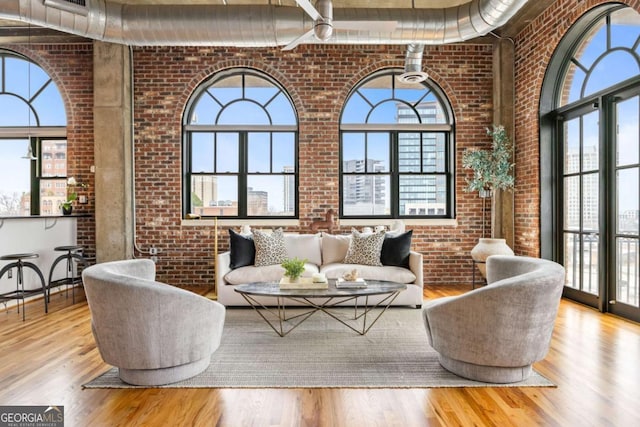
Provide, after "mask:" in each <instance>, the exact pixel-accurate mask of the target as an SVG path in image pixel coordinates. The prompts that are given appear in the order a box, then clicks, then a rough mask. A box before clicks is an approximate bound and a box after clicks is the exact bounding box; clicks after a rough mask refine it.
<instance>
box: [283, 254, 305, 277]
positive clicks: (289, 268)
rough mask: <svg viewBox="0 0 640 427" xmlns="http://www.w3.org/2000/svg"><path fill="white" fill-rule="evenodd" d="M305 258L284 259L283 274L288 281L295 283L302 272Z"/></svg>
mask: <svg viewBox="0 0 640 427" xmlns="http://www.w3.org/2000/svg"><path fill="white" fill-rule="evenodd" d="M306 262H307V260H303V259H298V258H291V259H287V260H284V262H283V263H282V264H280V265H281V266H282V268H284V275H285V277H287V278H288V279H289V283H297V282H298V280H299V279H300V276H301V275H302V273H304V264H305V263H306Z"/></svg>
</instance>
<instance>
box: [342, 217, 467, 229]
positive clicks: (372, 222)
mask: <svg viewBox="0 0 640 427" xmlns="http://www.w3.org/2000/svg"><path fill="white" fill-rule="evenodd" d="M395 221H398V220H396V219H387V218H385V219H341V220H340V225H342V226H350V225H351V226H369V227H375V226H377V225H386V226H387V227H390V226H391V224H393V223H394V222H395ZM401 221H402V222H403V223H404V225H405V226H407V225H414V226H415V225H425V226H431V227H437V226H445V227H457V226H458V220H457V219H455V218H453V219H452V218H420V219H418V218H416V219H402V220H401Z"/></svg>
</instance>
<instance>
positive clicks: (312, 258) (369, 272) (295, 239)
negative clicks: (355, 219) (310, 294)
mask: <svg viewBox="0 0 640 427" xmlns="http://www.w3.org/2000/svg"><path fill="white" fill-rule="evenodd" d="M284 238H285V245H286V249H287V256H288V257H289V258H292V257H298V258H300V259H306V260H307V261H308V262H307V264H306V266H305V273H304V274H303V277H310V276H312V275H313V273H324V274H325V275H326V277H327V278H328V279H337V278H338V277H341V276H342V275H343V274H344V273H345V272H348V271H351V270H353V269H354V268H355V269H357V270H358V274H359V276H360V277H362V278H364V279H365V280H387V281H392V282H399V283H404V284H407V289H406V290H404V291H402V293H400V295H398V297H397V298H396V299H395V301H394V302H393V305H409V306H414V307H417V308H420V307H421V306H422V299H423V286H424V283H423V273H422V266H423V261H422V254H420V253H418V252H414V251H411V252H410V254H409V268H404V267H398V266H389V265H383V266H371V265H359V264H344V263H343V262H342V261H343V260H344V258H345V256H346V253H347V250H348V248H349V242H350V239H351V236H350V235H332V234H324V233H323V234H285V236H284ZM230 261H231V255H230V252H224V253H221V254H219V255H218V265H217V271H216V280H217V286H218V289H217V291H218V301H219V302H220V303H222V304H224V305H225V306H243V305H247V302H246V301H245V299H244V298H243V297H242V295H240V294H239V293H237V292H235V291H234V290H233V289H234V286H235V285H239V284H243V283H252V282H278V281H279V280H280V279H281V278H282V276H283V274H284V269H283V268H282V267H281V266H280V265H279V264H275V265H269V266H261V267H256V266H255V265H247V266H243V267H239V268H235V269H231V268H230V266H229V265H230ZM380 298H382V297H376V298H373V299H372V298H371V297H370V299H369V301H370V303H372V304H375V303H376V302H377V301H378V299H380ZM260 301H262V302H263V303H265V304H270V305H272V304H273V303H274V301H273V299H269V298H263V299H261V300H260Z"/></svg>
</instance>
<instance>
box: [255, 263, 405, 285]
mask: <svg viewBox="0 0 640 427" xmlns="http://www.w3.org/2000/svg"><path fill="white" fill-rule="evenodd" d="M244 268H246V267H244ZM354 269H356V270H358V277H362V278H363V279H364V280H386V281H389V282H397V283H405V284H406V283H413V282H415V280H416V276H415V274H413V273H412V272H411V270H409V269H407V268H402V267H394V266H380V267H378V266H372V265H359V264H342V263H333V264H327V265H323V266H322V267H320V273H324V274H325V275H326V276H327V279H337V278H338V277H342V275H343V274H344V273H347V272H351V271H352V270H354Z"/></svg>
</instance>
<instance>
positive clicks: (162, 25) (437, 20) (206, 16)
mask: <svg viewBox="0 0 640 427" xmlns="http://www.w3.org/2000/svg"><path fill="white" fill-rule="evenodd" d="M50 2H51V0H48V1H47V2H46V3H50ZM526 2H527V0H471V1H470V2H469V3H464V4H461V5H459V6H455V7H449V8H444V9H373V8H371V9H369V8H351V9H340V8H336V9H334V10H333V14H334V20H335V21H397V26H396V28H395V30H393V31H387V32H385V31H374V30H372V31H365V32H362V31H348V30H347V31H340V32H336V33H335V34H334V35H333V36H332V37H331V39H329V40H327V41H325V42H322V41H318V40H315V39H313V40H311V42H312V43H331V44H410V43H419V44H425V45H439V44H446V43H455V42H461V41H465V40H469V39H472V38H475V37H478V36H483V35H485V34H487V33H489V32H490V31H493V30H494V29H496V28H498V27H500V26H502V25H504V24H505V23H506V22H507V21H508V20H509V19H510V18H511V17H513V15H514V14H515V13H516V12H517V11H518V10H519V9H520V8H521V7H522V6H523V5H524V4H525V3H526ZM55 3H56V4H58V5H59V4H60V3H68V2H66V1H64V0H57V1H56V2H55ZM85 3H86V12H87V13H86V15H84V14H83V13H77V12H74V11H71V10H66V9H73V7H71V8H69V7H67V8H66V9H65V10H63V9H62V8H60V7H54V6H51V5H47V4H45V2H44V1H43V0H2V2H1V3H0V18H2V19H10V20H18V21H22V22H25V23H29V24H34V25H38V26H41V27H46V28H51V29H55V30H59V31H63V32H66V33H71V34H75V35H78V36H83V37H88V38H91V39H95V40H102V41H107V42H113V43H121V44H126V45H134V46H238V47H242V46H244V47H268V46H286V45H287V44H289V43H291V42H292V41H293V40H295V39H296V38H297V37H299V36H300V34H302V33H304V32H305V31H309V30H310V29H312V28H313V25H314V22H313V20H312V19H311V18H310V17H309V16H308V15H307V14H306V13H305V12H304V10H302V9H301V8H299V7H290V6H274V5H233V6H225V5H208V4H181V5H167V4H155V5H150V4H123V3H116V2H112V1H108V0H86V1H85ZM65 6H70V4H65Z"/></svg>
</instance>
